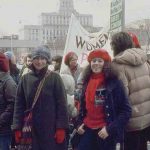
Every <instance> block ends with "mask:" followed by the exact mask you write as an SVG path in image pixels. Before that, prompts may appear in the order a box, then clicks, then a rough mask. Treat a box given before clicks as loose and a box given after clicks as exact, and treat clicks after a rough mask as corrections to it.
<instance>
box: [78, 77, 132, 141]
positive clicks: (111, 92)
mask: <svg viewBox="0 0 150 150" xmlns="http://www.w3.org/2000/svg"><path fill="white" fill-rule="evenodd" d="M105 83H106V84H105V85H106V95H105V102H104V111H105V118H106V123H107V126H106V129H107V132H108V133H109V135H111V136H112V137H113V138H114V139H115V140H116V141H117V142H123V137H124V136H123V133H124V129H125V127H126V124H127V123H128V121H129V118H130V117H131V107H130V104H129V101H128V97H127V95H126V93H125V90H124V86H123V83H122V82H121V81H120V80H118V79H117V78H113V79H108V80H107V81H106V82H105ZM86 87H87V83H85V84H84V85H83V87H82V90H81V91H80V92H81V93H80V94H81V95H80V99H79V100H80V112H79V116H78V119H77V125H78V126H79V125H80V124H82V123H83V119H84V118H85V116H86V102H85V90H86Z"/></svg>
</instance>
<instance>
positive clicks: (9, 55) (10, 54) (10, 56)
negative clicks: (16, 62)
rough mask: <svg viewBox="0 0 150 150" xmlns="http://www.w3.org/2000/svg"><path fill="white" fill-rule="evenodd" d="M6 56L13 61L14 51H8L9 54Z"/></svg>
mask: <svg viewBox="0 0 150 150" xmlns="http://www.w3.org/2000/svg"><path fill="white" fill-rule="evenodd" d="M4 54H5V56H6V57H7V58H8V59H11V58H12V57H13V56H14V54H13V52H12V51H7V52H5V53H4Z"/></svg>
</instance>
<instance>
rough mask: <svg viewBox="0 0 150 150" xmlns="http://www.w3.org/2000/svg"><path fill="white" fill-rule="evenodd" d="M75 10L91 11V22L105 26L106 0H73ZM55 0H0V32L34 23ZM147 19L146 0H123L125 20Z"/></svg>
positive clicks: (55, 4) (53, 8) (50, 9)
mask: <svg viewBox="0 0 150 150" xmlns="http://www.w3.org/2000/svg"><path fill="white" fill-rule="evenodd" d="M74 7H75V9H76V10H77V11H78V12H79V13H83V14H85V13H89V14H92V15H93V23H94V26H105V24H107V22H108V21H109V13H110V0H74ZM58 8H59V0H0V36H1V35H2V34H13V33H14V34H15V33H18V30H19V28H21V27H22V26H23V25H25V24H26V25H27V24H38V16H39V15H40V13H42V12H55V11H58ZM143 18H146V19H147V18H148V19H150V2H149V0H125V22H126V23H129V22H131V21H135V20H139V19H143Z"/></svg>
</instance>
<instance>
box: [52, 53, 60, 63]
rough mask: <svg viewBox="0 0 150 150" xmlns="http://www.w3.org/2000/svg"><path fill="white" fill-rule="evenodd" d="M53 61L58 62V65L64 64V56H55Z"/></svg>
mask: <svg viewBox="0 0 150 150" xmlns="http://www.w3.org/2000/svg"><path fill="white" fill-rule="evenodd" d="M52 61H56V62H58V63H60V64H61V62H62V56H60V55H56V56H53V57H52Z"/></svg>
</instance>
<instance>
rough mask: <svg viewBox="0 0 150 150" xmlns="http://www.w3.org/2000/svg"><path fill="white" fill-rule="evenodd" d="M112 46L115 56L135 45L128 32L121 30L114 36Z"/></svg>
mask: <svg viewBox="0 0 150 150" xmlns="http://www.w3.org/2000/svg"><path fill="white" fill-rule="evenodd" d="M110 44H111V48H112V50H113V53H114V56H116V55H117V54H119V53H120V52H123V51H125V50H126V49H130V48H133V47H134V44H133V41H132V38H131V36H130V35H129V34H128V33H126V32H119V33H116V34H114V35H113V36H112V39H111V43H110Z"/></svg>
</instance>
